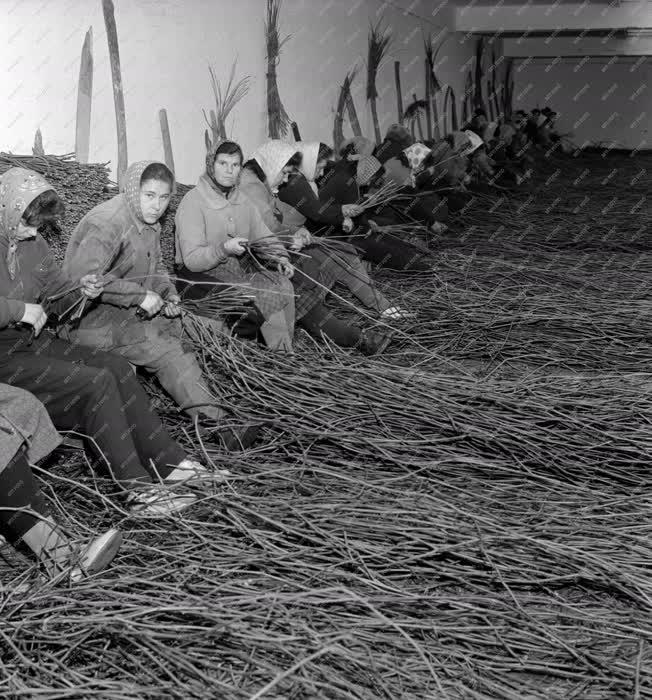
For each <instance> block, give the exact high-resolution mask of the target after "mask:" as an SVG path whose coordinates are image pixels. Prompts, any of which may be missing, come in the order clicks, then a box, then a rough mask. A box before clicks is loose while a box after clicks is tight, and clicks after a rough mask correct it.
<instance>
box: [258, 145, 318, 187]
mask: <svg viewBox="0 0 652 700" xmlns="http://www.w3.org/2000/svg"><path fill="white" fill-rule="evenodd" d="M297 150H298V149H297V148H296V146H291V145H290V144H289V143H285V141H280V140H279V139H273V140H272V141H267V143H264V144H263V145H262V146H260V147H259V148H257V149H256V150H255V151H254V152H253V153H252V154H251V157H252V158H253V159H254V160H255V161H256V162H257V163H258V165H259V166H260V169H261V170H262V171H263V172H264V173H265V178H266V179H267V186H268V187H269V188H270V190H272V192H273V193H274V194H276V192H277V190H278V184H277V180H278V178H279V175H280V174H281V171H282V170H283V168H284V167H285V166H286V165H287V162H288V161H289V160H290V158H292V156H293V155H294V154H295V153H296V152H297ZM313 177H314V176H313Z"/></svg>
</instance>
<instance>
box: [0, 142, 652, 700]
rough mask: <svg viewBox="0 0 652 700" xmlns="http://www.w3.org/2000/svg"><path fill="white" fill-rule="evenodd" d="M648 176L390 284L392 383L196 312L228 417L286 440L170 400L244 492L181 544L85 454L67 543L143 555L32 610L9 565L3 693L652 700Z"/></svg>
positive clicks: (365, 366) (462, 237) (348, 359)
mask: <svg viewBox="0 0 652 700" xmlns="http://www.w3.org/2000/svg"><path fill="white" fill-rule="evenodd" d="M648 160H649V157H646V156H643V155H641V156H639V158H638V159H636V160H631V159H627V158H624V157H620V156H615V155H613V156H609V157H607V158H605V159H602V160H601V159H599V158H596V157H593V156H592V157H589V156H587V157H586V159H585V160H584V161H582V158H581V157H580V158H578V159H566V160H563V159H561V158H560V159H558V160H556V161H554V162H549V161H546V162H542V163H541V164H540V166H539V171H538V175H537V176H536V179H535V181H534V182H533V183H531V185H530V186H529V188H528V189H526V190H517V191H516V192H513V193H510V194H509V195H508V196H507V197H506V196H505V193H504V192H503V191H496V192H495V193H492V192H489V193H486V192H485V193H482V194H481V195H475V196H476V201H474V202H472V203H471V204H470V205H469V207H468V209H467V210H466V211H465V212H464V213H463V214H462V215H461V216H460V217H459V218H458V220H457V221H456V222H452V225H451V231H450V232H449V233H448V234H447V235H446V237H445V238H441V239H440V240H439V241H437V242H435V244H434V247H435V250H436V256H435V257H436V261H437V262H436V267H435V269H434V270H433V271H432V272H431V273H420V274H398V273H391V272H382V273H379V274H378V279H379V283H380V285H381V286H382V288H383V289H384V291H385V292H386V293H387V294H388V296H390V297H391V298H392V299H393V300H396V301H397V303H400V304H401V305H403V306H406V307H408V308H410V309H412V310H414V311H416V312H417V316H416V318H415V319H413V320H411V321H408V322H400V323H397V324H394V326H393V327H394V330H395V332H396V343H395V344H394V345H393V346H392V347H391V349H390V351H389V352H388V354H387V355H383V356H381V357H379V358H364V357H363V356H362V355H360V354H359V353H357V352H356V351H354V350H351V351H343V350H340V349H338V348H334V347H332V346H329V345H328V344H318V343H316V342H314V341H313V340H311V339H309V338H308V337H307V336H306V335H305V334H303V335H302V332H300V333H298V342H297V349H296V353H295V354H294V355H291V356H286V355H280V354H270V353H268V352H266V351H265V350H264V349H263V348H260V347H256V346H254V345H253V344H250V343H243V342H240V341H233V340H229V339H228V338H225V337H216V336H215V334H214V332H209V331H208V330H207V329H206V327H205V326H204V325H202V321H201V319H199V318H198V317H196V316H195V315H194V314H193V313H191V312H190V311H189V312H188V313H187V314H186V317H185V321H184V322H185V323H187V324H188V325H189V326H192V330H193V336H194V337H195V338H196V339H197V340H196V347H197V351H198V355H199V357H200V359H201V362H202V364H203V365H204V367H205V369H206V372H207V381H208V384H209V386H210V388H211V390H212V391H213V393H214V395H215V398H216V400H219V401H220V402H221V403H223V404H225V405H228V406H229V407H231V408H232V410H233V411H234V412H235V413H236V415H238V416H239V417H241V418H242V419H244V420H254V421H258V420H264V421H266V422H267V427H266V429H265V438H264V440H262V441H261V442H260V443H259V444H258V445H257V446H255V447H254V448H253V449H251V450H249V451H247V452H244V453H236V454H224V453H221V452H219V451H216V450H214V449H212V448H211V447H209V446H206V445H203V444H200V441H199V440H198V439H197V438H196V437H195V436H194V435H193V432H192V430H191V429H189V426H188V423H187V421H185V420H184V419H183V418H182V417H180V416H179V415H178V413H177V412H176V411H175V410H174V409H173V407H172V406H171V405H170V403H169V402H168V401H167V399H166V398H165V397H163V396H162V395H161V394H160V392H159V391H158V390H157V388H156V386H155V385H153V384H152V385H151V386H149V389H150V391H151V394H152V399H153V402H154V404H155V406H156V407H157V408H158V409H159V410H161V411H162V413H163V415H164V417H165V420H166V422H167V423H168V425H169V426H170V429H171V430H172V431H173V433H174V434H175V435H177V436H178V437H179V439H180V440H181V441H182V442H184V444H186V445H187V446H188V449H189V450H191V451H193V452H194V453H196V454H198V455H201V456H202V458H203V459H204V460H205V461H207V462H208V463H211V464H214V465H215V466H216V467H220V468H224V467H228V468H229V469H230V470H231V471H232V473H233V475H234V476H233V478H232V479H231V480H229V482H228V483H226V484H215V485H209V484H206V485H203V486H197V487H194V488H196V489H197V491H198V492H200V493H201V495H202V499H201V501H200V503H199V504H198V505H196V506H194V507H193V509H192V510H190V511H189V512H188V514H187V515H186V516H184V517H183V518H182V519H181V520H179V521H176V522H161V521H154V520H148V521H142V520H134V519H126V518H125V516H124V513H123V512H122V511H120V510H119V508H118V506H117V505H116V504H113V503H112V502H111V501H109V500H108V499H107V498H106V496H105V493H106V489H105V485H104V482H103V480H102V478H101V475H100V474H96V473H94V472H91V470H90V468H89V466H88V465H87V464H86V463H85V461H84V460H83V458H82V456H81V455H80V453H79V452H76V451H68V452H63V453H62V454H61V457H60V459H59V463H58V464H57V465H55V466H52V467H49V469H48V471H47V472H44V471H40V472H39V474H40V476H41V478H42V479H43V481H44V487H45V489H46V493H47V494H48V496H49V497H50V498H51V499H52V502H53V506H54V507H55V509H56V510H57V512H58V513H59V514H60V517H61V518H62V519H63V520H64V522H66V524H67V525H68V527H70V529H74V530H76V531H81V532H84V531H85V529H87V528H99V527H103V526H107V525H109V524H116V523H119V524H120V525H121V526H122V527H123V528H124V529H125V532H126V537H125V545H124V547H123V550H122V552H121V553H120V555H119V557H118V559H117V560H116V563H115V566H114V567H113V568H112V569H111V570H109V571H107V572H106V573H104V574H102V575H100V576H96V577H93V578H91V579H89V580H87V581H85V582H84V583H82V584H80V585H76V586H74V587H66V586H61V585H60V586H58V587H55V586H52V585H44V584H36V585H34V586H33V587H32V588H31V589H30V591H29V592H27V593H18V592H12V584H15V582H16V580H21V578H20V576H24V577H30V576H32V575H33V572H32V571H30V570H28V571H26V572H25V574H21V575H20V576H18V579H16V576H17V570H16V569H14V570H11V571H10V570H9V569H8V566H7V567H5V570H4V572H3V573H4V574H5V576H4V580H5V581H6V584H5V586H6V587H5V589H4V593H3V598H2V609H1V612H0V655H1V656H0V658H1V659H2V664H1V665H0V683H1V684H2V685H0V687H1V688H3V691H2V692H3V693H5V694H6V695H7V696H8V697H34V696H36V695H38V697H43V698H55V697H62V696H63V695H69V696H73V697H74V696H76V697H94V696H96V697H102V698H116V699H117V698H160V697H170V698H179V699H181V698H206V697H221V698H222V697H223V698H275V699H276V700H280V698H314V697H325V698H365V699H366V698H370V699H371V698H387V699H390V698H391V699H394V698H403V697H405V698H425V697H434V698H460V699H462V698H464V699H465V698H478V699H482V700H485V699H486V700H489V699H490V698H491V699H493V698H504V699H506V700H522V699H524V698H526V699H529V700H534V699H535V698H537V699H538V698H541V699H544V698H578V699H579V698H582V699H585V698H586V699H589V700H593V699H596V700H603V699H604V700H607V699H610V698H620V697H632V698H639V699H640V700H642V699H644V698H652V649H651V646H650V641H651V640H652V613H651V611H650V609H651V606H652V574H651V573H650V561H651V560H652V525H650V522H651V518H650V516H651V515H652V498H651V497H650V457H651V455H652V431H651V427H652V426H651V422H652V419H651V416H652V371H651V370H650V366H649V359H650V349H651V348H650V341H649V338H650V336H651V335H652V334H651V332H650V331H651V326H652V319H651V318H650V311H649V308H650V307H651V306H652V304H650V294H651V292H650V289H651V287H652V284H651V283H652V266H651V265H650V264H649V263H650V261H652V255H651V253H652V251H651V250H650V248H651V247H652V241H651V240H650V237H649V234H646V231H645V226H646V225H647V221H646V216H647V214H646V211H645V207H640V206H639V207H638V208H637V209H635V210H634V211H633V212H632V213H627V212H629V211H630V210H631V209H632V207H633V206H634V205H635V204H636V202H637V201H638V198H639V197H640V192H641V191H642V189H644V188H645V187H647V184H646V183H645V182H643V180H644V178H642V179H641V181H640V182H635V183H634V184H631V179H632V178H634V176H635V174H636V173H637V172H638V171H640V170H641V169H643V168H645V167H647V168H648V171H649V169H650V168H649V164H647V161H648ZM646 164H647V165H646ZM557 169H561V170H562V173H561V174H560V175H558V176H557V177H555V178H552V179H551V180H550V181H549V182H548V184H546V182H547V181H548V180H549V179H550V176H551V173H554V172H555V171H556V170H557ZM587 169H588V170H589V171H590V172H589V173H587V174H586V175H584V176H583V177H582V178H581V179H580V180H579V182H578V183H577V185H574V184H573V182H574V181H575V180H577V179H578V178H579V176H580V175H581V173H582V172H583V171H584V170H587ZM614 169H616V170H618V176H617V178H614V177H613V176H612V177H611V179H610V180H609V181H608V182H607V183H606V184H604V185H600V183H602V182H603V181H604V180H605V178H607V177H608V176H609V173H610V172H611V171H612V170H614ZM618 182H621V185H622V186H621V185H619V184H618ZM598 186H602V187H603V191H601V192H599V193H598V195H596V196H595V202H593V196H592V195H591V194H590V193H592V192H593V191H597V188H598ZM619 187H620V189H619ZM604 190H609V191H608V192H607V194H606V195H605V192H604ZM616 193H618V194H619V196H620V197H622V200H621V199H619V200H618V202H617V203H616V204H614V205H612V206H611V208H610V209H609V211H607V212H606V213H604V214H600V213H599V211H598V207H599V206H600V205H602V206H603V207H604V205H605V204H607V203H608V202H609V201H610V198H611V196H612V195H613V196H616ZM587 196H588V197H589V201H588V202H584V204H583V205H582V206H581V207H579V209H578V213H577V214H576V215H574V216H568V217H565V216H564V214H559V216H558V218H554V217H552V216H551V217H550V218H546V216H545V215H544V213H545V212H546V211H547V210H550V206H551V203H553V202H555V200H556V199H557V198H559V199H560V201H559V202H558V203H557V204H555V206H558V207H560V208H561V209H562V210H563V209H566V208H568V209H570V208H574V209H577V208H578V206H579V203H581V202H582V201H584V200H585V198H586V197H587ZM501 197H502V198H503V199H504V202H503V203H502V204H497V205H496V208H495V209H494V211H493V212H489V213H488V209H489V207H488V206H487V201H488V200H487V198H490V199H491V200H492V201H493V202H494V204H495V203H496V202H499V201H500V199H501ZM530 200H531V201H530ZM528 201H530V204H526V203H527V202H528ZM585 208H586V210H585ZM550 211H552V210H550ZM501 212H502V213H501ZM610 217H612V218H610ZM588 221H599V222H600V228H599V231H598V233H597V234H596V229H595V228H591V227H589V228H587V226H586V224H587V222H588ZM483 222H484V223H483ZM559 225H563V226H565V232H564V231H561V230H559V231H557V230H555V227H557V226H559ZM634 230H636V231H639V233H638V235H637V236H634V235H633V233H632V232H633V231H634ZM601 237H602V238H601ZM600 239H602V240H603V242H604V246H603V247H601V245H600ZM569 241H576V242H575V243H574V244H573V245H570V244H569ZM338 295H339V296H340V297H341V300H338V299H335V300H334V301H333V303H334V304H335V305H337V306H338V307H339V311H340V312H342V313H349V314H351V317H352V318H353V317H356V318H358V319H359V320H361V321H362V322H363V323H365V324H369V325H371V324H380V321H377V320H374V319H372V318H370V317H369V316H368V315H364V314H361V313H360V311H361V310H359V309H356V308H355V307H354V304H353V302H351V301H350V300H349V298H348V297H347V296H346V294H345V293H343V292H342V291H341V290H338ZM75 694H76V695H75Z"/></svg>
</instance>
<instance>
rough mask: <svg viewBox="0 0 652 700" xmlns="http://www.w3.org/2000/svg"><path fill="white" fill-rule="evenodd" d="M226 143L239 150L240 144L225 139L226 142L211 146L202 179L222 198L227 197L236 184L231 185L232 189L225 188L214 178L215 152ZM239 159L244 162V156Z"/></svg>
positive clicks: (218, 142) (217, 142)
mask: <svg viewBox="0 0 652 700" xmlns="http://www.w3.org/2000/svg"><path fill="white" fill-rule="evenodd" d="M227 141H229V143H235V144H236V145H237V146H238V148H240V144H238V143H236V142H235V141H230V140H229V139H227V140H226V141H216V142H215V143H214V144H213V145H212V147H211V149H210V150H209V151H207V152H206V171H205V173H204V178H205V179H206V181H207V182H208V184H209V185H210V186H211V187H212V188H213V189H214V190H215V191H216V192H217V193H218V194H221V195H223V196H224V197H228V196H229V194H230V192H231V190H232V189H233V188H234V187H236V186H237V183H236V184H235V185H233V187H225V186H224V185H220V183H219V182H218V181H217V179H216V177H215V160H216V159H217V152H218V151H219V150H220V148H221V147H222V146H223V145H224V144H225V143H226V142H227ZM241 151H242V149H241ZM241 158H242V160H243V162H244V155H242V156H241Z"/></svg>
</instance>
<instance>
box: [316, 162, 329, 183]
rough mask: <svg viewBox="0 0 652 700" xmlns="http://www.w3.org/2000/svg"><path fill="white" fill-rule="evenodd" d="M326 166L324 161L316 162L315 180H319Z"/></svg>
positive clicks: (326, 163)
mask: <svg viewBox="0 0 652 700" xmlns="http://www.w3.org/2000/svg"><path fill="white" fill-rule="evenodd" d="M326 165H328V161H327V160H326V159H324V160H320V161H318V162H317V167H316V168H315V180H319V178H320V177H321V176H322V175H323V174H324V170H326Z"/></svg>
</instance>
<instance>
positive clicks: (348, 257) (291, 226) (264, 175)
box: [240, 141, 391, 354]
mask: <svg viewBox="0 0 652 700" xmlns="http://www.w3.org/2000/svg"><path fill="white" fill-rule="evenodd" d="M304 152H305V155H304ZM322 153H323V151H322ZM304 158H305V160H304ZM324 160H325V158H320V144H319V143H315V144H293V145H291V144H287V143H284V142H282V141H268V142H267V143H265V144H263V145H262V146H260V148H258V149H256V151H254V153H253V154H252V158H251V159H250V160H249V161H248V162H247V163H246V164H245V167H244V169H243V172H242V176H241V185H240V186H241V189H242V191H243V192H244V193H245V194H246V195H247V197H248V198H249V199H250V200H251V201H253V202H255V204H256V206H257V207H258V210H259V212H260V214H261V216H262V217H263V220H264V221H265V222H266V223H267V225H268V226H269V227H270V229H271V230H272V231H273V232H275V233H277V234H278V235H279V236H284V237H285V238H286V240H287V242H288V244H289V246H290V250H292V251H295V252H296V253H299V251H301V253H300V254H299V257H298V259H297V261H296V263H295V268H296V271H295V275H294V277H293V280H292V281H293V284H294V289H295V292H296V294H297V297H296V302H295V304H296V307H295V308H296V318H297V320H298V321H300V322H301V325H302V326H303V327H304V328H306V329H307V330H308V331H309V332H310V333H311V334H312V335H315V336H317V337H319V336H321V335H322V334H323V335H326V336H327V337H329V338H330V339H331V340H332V341H333V342H335V343H336V344H337V345H340V346H343V347H353V346H358V347H360V349H361V350H362V351H363V352H365V353H366V354H375V353H377V352H380V351H381V350H382V349H384V347H386V345H387V344H388V341H389V339H388V337H387V336H386V335H385V334H381V333H371V332H368V331H367V332H365V331H363V330H362V329H361V328H359V327H358V326H356V324H352V323H350V322H348V321H342V320H340V319H338V318H337V317H336V316H335V315H334V314H333V312H332V310H330V309H327V308H326V307H325V306H324V304H323V301H324V299H325V297H326V295H327V294H328V293H329V291H330V290H331V289H332V287H333V286H334V285H335V284H336V282H338V281H343V282H347V283H349V286H350V287H351V289H352V291H354V293H356V294H357V296H358V297H359V298H361V299H362V300H363V303H366V304H368V305H369V306H371V307H373V308H374V309H375V310H376V311H378V313H380V314H382V313H383V311H385V310H386V309H388V308H390V307H391V305H390V304H389V302H387V300H386V299H385V298H384V297H383V296H382V295H380V294H378V293H377V291H376V290H375V288H374V287H373V283H372V282H371V280H370V279H369V277H368V275H367V273H366V270H365V269H364V267H363V266H362V262H361V261H360V259H359V258H358V257H357V255H356V254H355V251H354V250H353V248H352V247H351V246H348V245H346V244H344V245H342V244H340V243H338V242H333V243H332V244H330V243H329V245H328V247H323V246H321V245H318V240H313V239H312V237H311V235H310V233H309V232H308V231H307V230H306V229H305V228H303V224H304V222H305V221H306V217H305V216H304V215H303V214H302V212H301V211H299V210H298V209H294V208H293V207H290V206H288V205H284V204H283V203H282V202H280V201H279V198H280V193H281V192H284V191H285V190H286V188H288V187H290V189H291V190H292V189H294V188H293V184H294V183H295V182H296V181H298V182H299V183H300V190H299V192H300V195H299V197H298V200H297V202H296V204H297V206H298V207H302V205H303V204H304V203H305V205H306V206H307V207H308V213H310V214H312V215H315V216H320V215H321V213H320V211H319V209H320V207H321V204H320V202H319V200H318V198H317V195H316V189H317V186H316V184H315V179H316V177H318V176H319V174H320V173H321V172H322V171H323V166H324V162H323V161H324ZM284 164H285V165H288V167H292V168H293V170H295V171H296V172H295V173H294V174H292V175H290V178H289V180H288V181H286V182H283V181H281V182H280V183H279V184H278V187H276V186H275V185H276V184H277V181H278V176H277V172H278V168H279V166H281V165H284ZM283 180H285V178H283ZM277 194H278V195H279V197H277ZM329 208H331V209H332V207H324V210H326V209H329ZM337 209H338V211H336V212H332V211H331V212H328V211H324V217H325V219H326V220H333V221H335V222H337V223H339V224H340V225H341V223H342V221H343V218H344V217H343V213H342V211H341V207H338V208H337ZM329 217H330V218H329ZM356 263H357V265H356Z"/></svg>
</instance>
